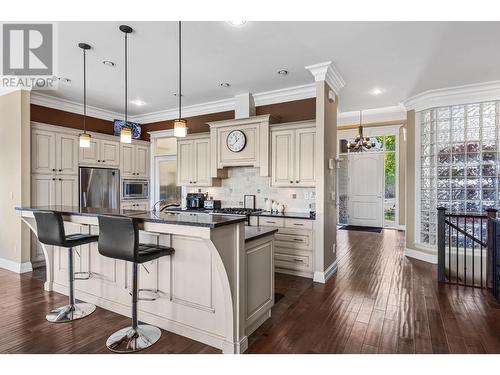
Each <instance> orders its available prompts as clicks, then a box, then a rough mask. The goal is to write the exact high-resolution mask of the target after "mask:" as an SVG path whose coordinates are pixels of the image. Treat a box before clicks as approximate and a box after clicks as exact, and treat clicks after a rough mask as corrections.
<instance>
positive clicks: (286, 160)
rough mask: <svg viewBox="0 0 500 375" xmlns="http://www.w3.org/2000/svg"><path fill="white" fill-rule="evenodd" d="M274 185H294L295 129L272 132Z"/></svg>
mask: <svg viewBox="0 0 500 375" xmlns="http://www.w3.org/2000/svg"><path fill="white" fill-rule="evenodd" d="M271 137H272V140H271V158H272V167H271V169H272V170H271V173H272V180H271V182H272V185H273V186H294V185H295V180H294V155H293V151H294V147H293V144H294V130H276V131H273V132H272V133H271Z"/></svg>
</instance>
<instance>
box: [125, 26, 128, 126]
mask: <svg viewBox="0 0 500 375" xmlns="http://www.w3.org/2000/svg"><path fill="white" fill-rule="evenodd" d="M127 36H128V34H127V33H125V126H127V122H128V116H127V115H128V83H127V82H128V75H127V71H128V66H127Z"/></svg>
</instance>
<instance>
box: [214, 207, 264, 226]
mask: <svg viewBox="0 0 500 375" xmlns="http://www.w3.org/2000/svg"><path fill="white" fill-rule="evenodd" d="M263 211H264V210H262V209H260V208H243V207H226V208H218V209H215V210H213V211H212V212H213V213H214V214H221V215H242V216H246V217H247V225H250V216H252V215H258V214H260V213H261V212H263Z"/></svg>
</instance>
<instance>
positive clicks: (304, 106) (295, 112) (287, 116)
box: [255, 98, 316, 124]
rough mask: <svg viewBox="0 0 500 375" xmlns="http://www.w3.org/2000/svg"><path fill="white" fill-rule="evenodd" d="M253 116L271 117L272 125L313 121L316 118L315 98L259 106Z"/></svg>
mask: <svg viewBox="0 0 500 375" xmlns="http://www.w3.org/2000/svg"><path fill="white" fill-rule="evenodd" d="M255 112H256V113H255V114H256V115H257V116H259V115H269V114H270V115H271V118H272V119H273V122H274V123H278V124H279V123H282V122H293V121H304V120H314V119H315V118H316V98H310V99H302V100H294V101H292V102H285V103H276V104H269V105H261V106H260V107H256V108H255Z"/></svg>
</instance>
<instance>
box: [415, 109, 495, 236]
mask: <svg viewBox="0 0 500 375" xmlns="http://www.w3.org/2000/svg"><path fill="white" fill-rule="evenodd" d="M498 103H499V102H487V103H479V104H468V105H459V106H449V107H440V108H433V109H431V110H427V111H424V112H422V113H421V121H420V125H421V127H420V132H421V134H420V139H421V159H420V242H421V243H423V244H428V245H432V246H434V245H435V244H436V219H437V212H436V209H437V207H446V208H447V209H448V210H449V211H450V212H452V213H458V212H460V213H482V212H484V211H485V210H486V209H487V208H490V207H496V206H497V205H498V188H499V184H498V177H499V175H498V165H499V163H498V155H497V152H498V113H499V108H498Z"/></svg>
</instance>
